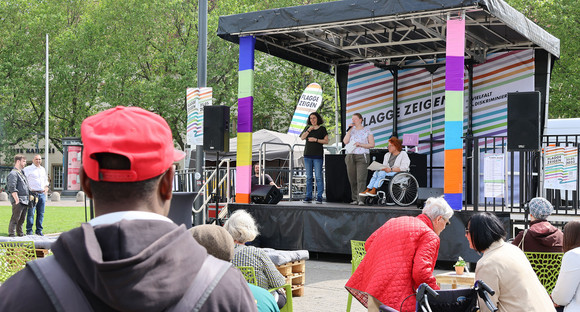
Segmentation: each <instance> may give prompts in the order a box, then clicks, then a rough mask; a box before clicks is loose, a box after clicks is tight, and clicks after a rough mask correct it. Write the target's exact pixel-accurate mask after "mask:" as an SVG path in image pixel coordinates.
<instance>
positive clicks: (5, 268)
mask: <svg viewBox="0 0 580 312" xmlns="http://www.w3.org/2000/svg"><path fill="white" fill-rule="evenodd" d="M31 260H36V249H35V248H34V242H31V241H19V242H1V243H0V283H4V282H5V281H6V280H7V279H9V278H10V277H11V276H12V275H14V274H16V272H18V271H20V270H22V269H24V267H26V262H28V261H31Z"/></svg>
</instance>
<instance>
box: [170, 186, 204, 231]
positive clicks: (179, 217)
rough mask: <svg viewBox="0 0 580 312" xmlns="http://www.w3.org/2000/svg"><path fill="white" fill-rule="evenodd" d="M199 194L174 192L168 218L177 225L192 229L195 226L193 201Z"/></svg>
mask: <svg viewBox="0 0 580 312" xmlns="http://www.w3.org/2000/svg"><path fill="white" fill-rule="evenodd" d="M195 196H197V193H193V192H174V193H173V197H172V198H171V204H170V206H169V214H168V215H167V217H168V218H169V219H171V221H173V222H174V223H175V224H177V225H181V224H185V227H186V228H188V229H189V228H191V226H192V224H193V213H192V211H191V208H192V207H193V200H194V199H195Z"/></svg>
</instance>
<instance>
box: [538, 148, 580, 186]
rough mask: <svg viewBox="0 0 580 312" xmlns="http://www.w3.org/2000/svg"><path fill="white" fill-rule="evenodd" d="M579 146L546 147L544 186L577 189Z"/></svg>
mask: <svg viewBox="0 0 580 312" xmlns="http://www.w3.org/2000/svg"><path fill="white" fill-rule="evenodd" d="M577 165H578V148H577V147H564V146H549V147H546V148H544V188H547V189H556V190H569V191H573V190H575V189H576V181H577V180H578V169H577Z"/></svg>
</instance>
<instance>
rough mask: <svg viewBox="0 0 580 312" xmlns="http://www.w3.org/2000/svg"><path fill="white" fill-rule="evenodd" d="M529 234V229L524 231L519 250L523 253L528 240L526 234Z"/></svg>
mask: <svg viewBox="0 0 580 312" xmlns="http://www.w3.org/2000/svg"><path fill="white" fill-rule="evenodd" d="M527 233H528V229H525V230H524V234H523V235H522V240H520V243H519V244H518V248H519V249H521V250H522V251H524V252H525V250H524V239H525V238H526V234H527Z"/></svg>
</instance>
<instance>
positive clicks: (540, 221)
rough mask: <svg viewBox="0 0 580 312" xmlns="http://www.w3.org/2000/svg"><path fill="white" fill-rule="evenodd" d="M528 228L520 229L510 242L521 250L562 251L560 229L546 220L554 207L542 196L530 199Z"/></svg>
mask: <svg viewBox="0 0 580 312" xmlns="http://www.w3.org/2000/svg"><path fill="white" fill-rule="evenodd" d="M528 208H529V210H530V219H531V222H530V228H529V229H527V230H523V231H521V232H520V233H519V234H518V235H517V236H516V238H515V239H514V241H513V242H512V244H514V245H516V246H518V248H520V249H521V250H523V251H531V252H562V240H563V234H562V231H560V230H559V229H557V228H556V227H555V226H553V225H552V224H550V222H548V220H547V219H548V216H550V215H551V214H552V212H553V211H554V208H553V207H552V204H551V203H550V202H549V201H548V200H546V199H545V198H542V197H536V198H533V199H532V200H530V203H529V204H528Z"/></svg>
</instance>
